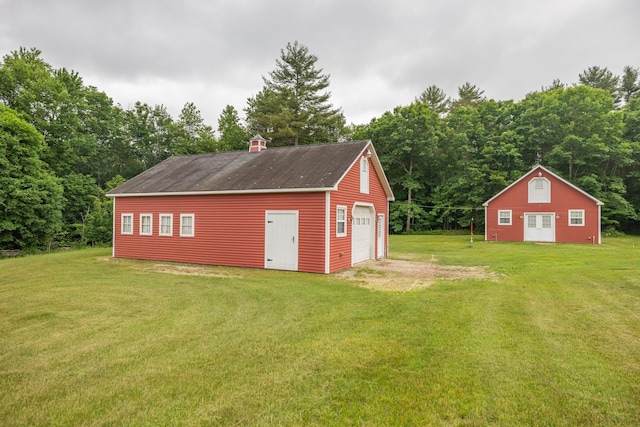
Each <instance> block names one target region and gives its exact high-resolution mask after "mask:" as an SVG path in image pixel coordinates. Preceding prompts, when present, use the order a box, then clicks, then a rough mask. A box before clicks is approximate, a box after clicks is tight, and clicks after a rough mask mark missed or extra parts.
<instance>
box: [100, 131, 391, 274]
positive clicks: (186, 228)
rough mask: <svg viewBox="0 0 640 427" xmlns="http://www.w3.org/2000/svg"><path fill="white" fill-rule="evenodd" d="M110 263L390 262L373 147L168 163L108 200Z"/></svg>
mask: <svg viewBox="0 0 640 427" xmlns="http://www.w3.org/2000/svg"><path fill="white" fill-rule="evenodd" d="M107 195H108V196H109V197H112V198H113V203H114V220H113V256H114V257H117V258H136V259H147V260H158V261H176V262H187V263H196V264H213V265H225V266H236V267H253V268H267V269H279V270H293V271H304V272H312V273H332V272H334V271H337V270H341V269H344V268H347V267H350V266H352V265H353V264H356V263H359V262H362V261H366V260H370V259H378V258H384V257H386V255H387V244H388V219H389V202H390V201H392V200H393V193H392V191H391V187H390V186H389V182H388V181H387V178H386V176H385V174H384V171H383V170H382V166H381V164H380V161H379V159H378V156H377V154H376V151H375V149H374V147H373V145H372V143H371V141H352V142H341V143H332V144H318V145H303V146H293V147H279V148H269V149H267V147H266V141H265V140H264V139H263V138H262V137H260V135H256V136H255V137H254V138H253V139H252V140H251V141H250V143H249V150H248V151H233V152H222V153H208V154H198V155H187V156H176V157H171V158H169V159H167V160H165V161H163V162H161V163H159V164H157V165H156V166H154V167H152V168H150V169H148V170H147V171H145V172H143V173H141V174H140V175H138V176H135V177H133V178H131V179H130V180H129V181H127V182H125V183H124V184H122V185H120V186H119V187H117V188H115V189H113V190H111V191H109V192H108V193H107Z"/></svg>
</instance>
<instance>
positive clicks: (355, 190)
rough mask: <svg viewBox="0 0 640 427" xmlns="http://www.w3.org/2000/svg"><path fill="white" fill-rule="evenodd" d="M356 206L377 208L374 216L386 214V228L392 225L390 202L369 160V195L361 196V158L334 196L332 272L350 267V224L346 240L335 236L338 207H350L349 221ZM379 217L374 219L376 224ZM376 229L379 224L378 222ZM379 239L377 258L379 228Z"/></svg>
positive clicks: (332, 197) (331, 212)
mask: <svg viewBox="0 0 640 427" xmlns="http://www.w3.org/2000/svg"><path fill="white" fill-rule="evenodd" d="M356 203H364V204H366V203H369V204H373V205H374V210H375V215H376V216H377V215H378V214H384V218H385V227H386V228H388V226H387V224H388V223H389V203H388V201H387V196H386V194H385V192H384V187H383V186H382V183H381V182H380V179H379V177H378V175H377V174H376V172H375V169H374V168H373V167H372V165H371V160H369V194H362V193H360V158H358V160H357V161H356V162H355V163H354V165H353V166H352V167H351V169H349V171H348V172H347V174H346V175H345V176H344V178H343V179H342V181H340V184H339V186H338V191H334V192H332V193H331V203H330V205H331V206H330V210H329V212H330V215H331V219H330V232H329V233H330V234H329V236H330V245H331V256H330V269H331V271H332V272H333V271H337V270H341V269H344V268H348V267H351V238H352V236H351V231H352V230H351V223H350V222H349V221H347V235H346V236H344V237H336V207H337V206H346V207H347V218H349V217H350V216H351V213H352V211H353V207H354V205H355V204H356ZM375 220H376V218H374V221H375ZM376 227H377V221H376ZM375 235H376V240H375V246H374V253H375V254H376V256H377V248H378V246H377V245H378V242H377V235H378V233H377V229H376V233H375ZM384 236H385V248H386V247H387V241H386V240H387V239H388V230H385V233H384Z"/></svg>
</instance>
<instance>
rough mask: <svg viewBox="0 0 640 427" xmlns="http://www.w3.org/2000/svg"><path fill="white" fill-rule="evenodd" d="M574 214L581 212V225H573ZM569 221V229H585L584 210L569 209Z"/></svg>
mask: <svg viewBox="0 0 640 427" xmlns="http://www.w3.org/2000/svg"><path fill="white" fill-rule="evenodd" d="M573 212H580V219H581V222H580V224H571V214H572V213H573ZM567 221H568V222H569V227H584V223H585V220H584V209H569V211H568V213H567Z"/></svg>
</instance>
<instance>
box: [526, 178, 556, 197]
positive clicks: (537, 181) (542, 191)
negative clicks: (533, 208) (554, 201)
mask: <svg viewBox="0 0 640 427" xmlns="http://www.w3.org/2000/svg"><path fill="white" fill-rule="evenodd" d="M529 203H551V181H549V180H548V179H547V178H533V179H532V180H531V181H529Z"/></svg>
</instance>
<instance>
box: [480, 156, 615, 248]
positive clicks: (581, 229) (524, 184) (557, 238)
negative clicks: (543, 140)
mask: <svg viewBox="0 0 640 427" xmlns="http://www.w3.org/2000/svg"><path fill="white" fill-rule="evenodd" d="M602 204H603V203H602V202H601V201H599V200H598V199H596V198H595V197H593V196H590V195H589V194H587V193H585V192H584V191H582V190H581V189H579V188H578V187H576V186H575V185H573V184H571V183H569V182H568V181H565V180H564V179H562V178H560V177H559V176H558V175H556V174H554V173H553V172H551V171H550V170H548V169H546V168H544V167H542V166H540V165H536V166H535V167H534V168H533V169H532V170H531V171H530V172H528V173H526V174H525V175H523V176H522V177H520V178H519V179H518V180H516V181H515V182H513V183H512V184H511V185H509V186H508V187H507V188H505V189H504V190H502V191H501V192H499V193H498V194H496V195H495V196H493V197H492V198H491V199H489V200H487V201H486V202H485V203H484V204H483V206H484V212H485V236H484V237H485V239H486V240H488V241H499V240H506V241H512V242H523V241H525V242H561V243H594V244H595V243H598V244H599V243H601V242H600V238H601V236H600V207H601V206H602Z"/></svg>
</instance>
